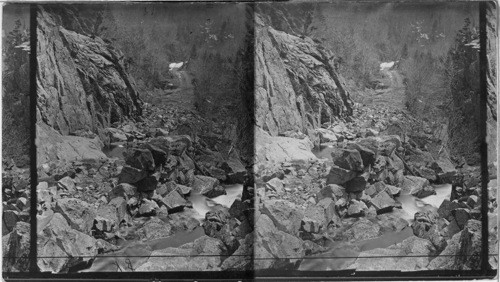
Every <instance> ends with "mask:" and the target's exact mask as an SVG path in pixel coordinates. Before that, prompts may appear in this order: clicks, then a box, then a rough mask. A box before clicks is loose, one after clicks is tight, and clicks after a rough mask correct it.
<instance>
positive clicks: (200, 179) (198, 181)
mask: <svg viewBox="0 0 500 282" xmlns="http://www.w3.org/2000/svg"><path fill="white" fill-rule="evenodd" d="M193 192H195V193H199V194H202V195H204V196H207V197H209V198H214V197H217V196H220V195H225V194H226V190H225V189H224V187H222V186H220V183H219V180H217V179H216V178H213V177H210V176H203V175H196V176H195V177H194V182H193Z"/></svg>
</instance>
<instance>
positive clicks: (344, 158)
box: [332, 148, 364, 172]
mask: <svg viewBox="0 0 500 282" xmlns="http://www.w3.org/2000/svg"><path fill="white" fill-rule="evenodd" d="M332 160H333V163H334V164H336V165H337V166H339V167H340V168H343V169H346V170H352V171H357V172H362V171H363V169H364V166H363V159H362V158H361V154H360V153H359V151H358V150H352V149H341V148H337V149H336V150H334V151H332Z"/></svg>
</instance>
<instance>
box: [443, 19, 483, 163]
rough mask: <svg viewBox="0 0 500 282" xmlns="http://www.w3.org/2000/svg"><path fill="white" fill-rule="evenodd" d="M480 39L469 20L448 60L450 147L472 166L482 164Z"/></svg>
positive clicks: (456, 39)
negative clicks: (480, 162) (480, 153)
mask: <svg viewBox="0 0 500 282" xmlns="http://www.w3.org/2000/svg"><path fill="white" fill-rule="evenodd" d="M478 38H479V35H478V32H477V29H476V28H475V27H473V26H472V24H471V21H470V19H468V18H466V19H465V23H464V26H463V28H462V29H460V30H459V32H458V33H457V35H456V37H455V44H454V46H453V47H452V48H451V49H450V51H449V52H448V56H447V60H446V82H447V85H448V92H447V100H448V107H447V108H448V116H449V117H450V126H449V135H450V142H451V143H452V144H450V145H451V146H450V148H451V149H452V153H454V155H455V156H464V157H465V158H466V160H467V162H468V163H469V164H474V163H477V162H478V161H479V155H478V153H477V152H478V148H479V147H478V140H477V136H479V132H478V128H479V123H480V122H481V121H480V120H479V114H478V113H479V50H478V49H477V48H476V45H475V44H474V42H475V41H477V40H478Z"/></svg>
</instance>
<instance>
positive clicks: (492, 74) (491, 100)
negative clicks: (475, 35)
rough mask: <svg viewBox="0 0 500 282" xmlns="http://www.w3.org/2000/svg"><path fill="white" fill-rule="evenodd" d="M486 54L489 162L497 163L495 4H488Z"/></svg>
mask: <svg viewBox="0 0 500 282" xmlns="http://www.w3.org/2000/svg"><path fill="white" fill-rule="evenodd" d="M486 19H487V24H486V35H487V42H486V44H487V45H486V52H487V56H488V61H487V64H488V65H487V75H486V87H487V91H488V100H487V107H488V112H487V125H486V126H487V136H486V140H487V142H488V162H489V163H492V162H496V160H497V91H496V87H497V79H496V75H497V66H496V63H497V53H496V50H497V44H496V43H497V40H498V39H497V32H498V31H497V11H496V7H495V4H494V3H493V2H488V3H487V9H486Z"/></svg>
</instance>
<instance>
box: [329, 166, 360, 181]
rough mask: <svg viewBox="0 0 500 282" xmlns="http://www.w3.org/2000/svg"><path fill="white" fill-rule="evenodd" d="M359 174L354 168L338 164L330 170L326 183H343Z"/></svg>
mask: <svg viewBox="0 0 500 282" xmlns="http://www.w3.org/2000/svg"><path fill="white" fill-rule="evenodd" d="M356 175H358V173H357V172H355V171H352V170H347V169H343V168H341V167H338V166H332V167H331V168H330V172H329V173H328V176H327V177H326V184H339V185H342V184H344V183H346V182H347V181H349V180H351V179H353V178H354V177H356Z"/></svg>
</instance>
